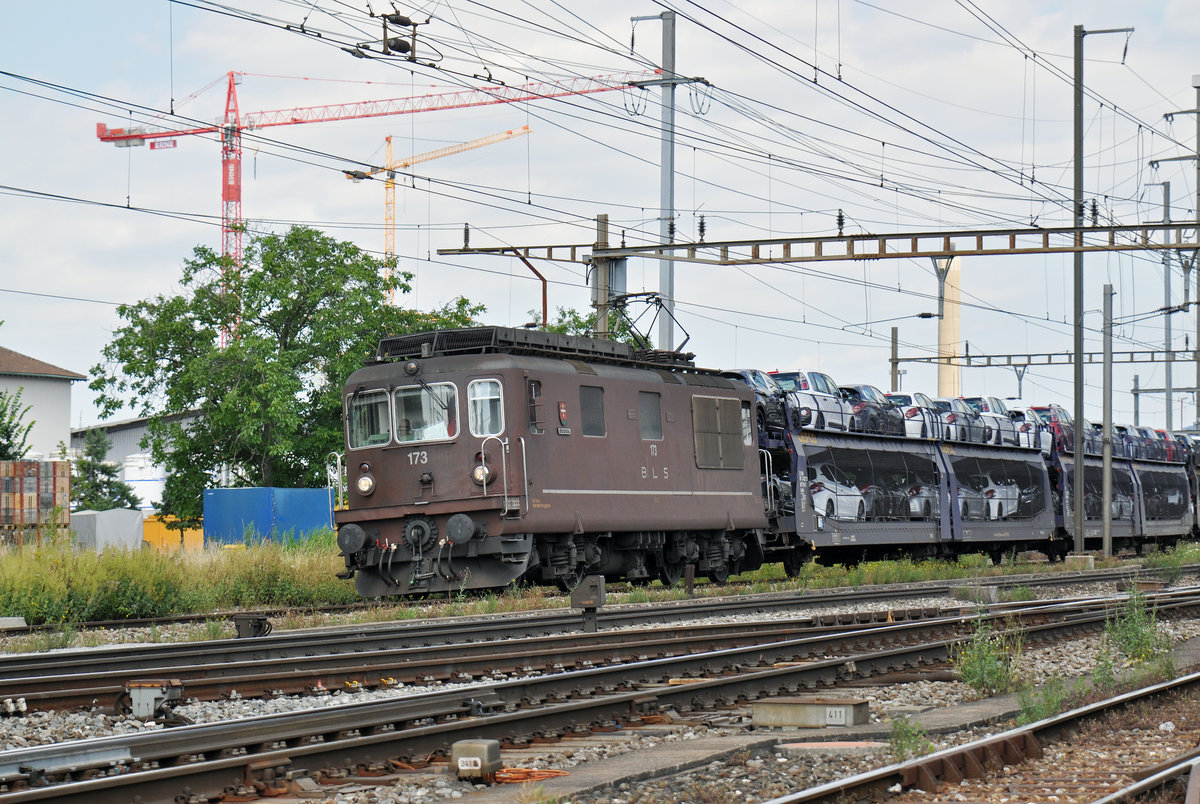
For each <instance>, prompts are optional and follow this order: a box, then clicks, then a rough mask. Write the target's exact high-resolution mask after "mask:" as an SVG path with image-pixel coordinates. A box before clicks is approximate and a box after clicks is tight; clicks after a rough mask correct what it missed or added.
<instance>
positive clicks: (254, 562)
mask: <svg viewBox="0 0 1200 804" xmlns="http://www.w3.org/2000/svg"><path fill="white" fill-rule="evenodd" d="M1142 561H1143V563H1144V564H1146V565H1148V566H1153V567H1157V568H1159V569H1162V570H1164V571H1165V574H1166V575H1167V576H1168V578H1170V575H1171V570H1172V568H1175V569H1178V568H1180V567H1181V566H1182V565H1184V564H1188V563H1196V562H1200V546H1198V545H1195V544H1181V545H1180V546H1179V547H1178V548H1177V549H1176V550H1172V551H1170V552H1167V553H1161V554H1152V555H1150V556H1147V557H1146V558H1145V559H1143V560H1142ZM1119 563H1120V562H1119V561H1116V560H1112V561H1109V562H1105V561H1100V560H1098V561H1097V567H1098V568H1099V567H1102V566H1117V565H1119ZM342 567H343V565H342V562H341V560H340V559H339V558H338V556H337V546H336V541H335V538H334V534H333V532H332V531H326V532H322V533H318V534H314V535H313V536H312V537H311V538H308V539H305V540H303V541H288V540H285V541H284V542H282V543H278V542H258V543H254V544H247V545H245V547H244V549H234V550H230V549H209V550H205V551H203V552H201V553H199V554H162V553H156V552H154V551H151V550H140V551H120V550H107V551H104V552H102V553H98V554H97V553H94V552H90V551H81V550H76V549H74V548H73V547H72V546H71V545H70V544H69V543H68V542H67V541H66V540H64V539H48V540H46V541H44V542H43V543H42V544H41V545H37V546H33V545H27V546H25V547H23V548H16V547H12V548H8V549H5V550H3V551H0V615H3V616H20V617H24V618H25V620H26V621H27V622H28V623H29V624H31V625H42V624H52V625H56V626H58V627H60V628H61V629H63V630H64V631H71V630H73V629H75V628H77V627H78V624H81V623H85V622H89V621H97V620H121V619H126V618H138V617H169V616H171V615H175V614H197V613H199V614H203V613H206V612H216V611H228V610H231V609H246V608H255V607H270V608H290V609H296V610H303V609H308V608H317V607H321V606H330V605H339V604H346V603H355V602H359V598H358V596H357V594H356V593H355V591H354V584H353V581H342V580H339V579H337V578H336V577H334V574H335V573H336V572H338V571H339V570H341V569H342ZM1061 567H1062V565H1050V564H1045V563H1026V562H1018V561H1016V560H1015V557H1012V556H1010V557H1008V558H1006V559H1005V561H1004V562H1003V563H1002V564H1001V565H1000V566H998V567H993V566H990V562H989V561H988V560H987V558H986V557H984V556H983V555H972V556H964V557H962V558H961V559H960V560H958V561H921V562H914V561H909V560H896V561H876V562H868V563H863V564H859V565H857V566H853V567H846V566H842V565H835V566H821V565H818V564H812V563H810V564H807V565H805V566H804V567H803V568H802V571H801V573H800V575H799V577H797V578H792V579H789V578H787V577H786V576H785V575H784V572H783V569H782V567H781V566H779V565H777V564H773V565H769V566H766V567H763V568H762V569H760V570H758V571H755V572H752V573H746V574H743V575H741V576H738V578H737V579H736V581H737V583H736V584H735V585H733V587H732V588H730V587H725V586H720V585H717V584H704V583H701V584H699V585H698V586H697V587H696V596H699V597H708V596H719V595H722V594H728V593H729V592H731V591H736V592H738V593H756V592H777V591H788V590H793V591H795V590H799V591H804V590H815V589H828V588H834V587H862V586H871V585H876V584H904V583H915V582H919V581H937V580H954V579H959V578H963V579H966V578H971V579H979V578H984V577H1003V576H1006V575H1013V574H1019V573H1030V572H1045V573H1053V572H1057V571H1060V570H1061ZM686 597H687V593H686V592H685V590H684V589H683V588H682V585H680V586H677V587H674V588H664V587H663V586H662V585H661V584H660V583H659V582H658V581H655V582H654V583H652V584H650V585H647V586H630V585H628V584H614V585H612V586H611V587H610V591H609V595H608V598H609V602H610V603H647V602H665V601H671V600H682V599H685V598H686ZM564 605H566V601H565V599H564V598H563V596H562V595H561V594H560V593H558V592H557V590H555V589H551V588H548V587H533V588H513V589H507V590H504V591H502V592H487V593H465V594H457V595H454V594H452V595H448V596H440V597H439V598H437V599H432V600H424V601H401V602H398V603H397V604H395V605H383V606H377V607H369V608H365V609H363V610H360V611H358V612H357V613H356V614H355V615H354V619H356V620H357V621H364V622H366V621H386V620H399V619H409V618H418V617H439V616H454V615H464V614H475V615H478V614H500V613H504V612H515V611H531V610H537V609H545V608H558V607H562V606H564ZM325 622H327V621H323V620H322V619H320V618H319V617H317V616H315V615H307V614H304V613H302V612H299V611H298V613H297V614H295V615H292V616H289V617H286V618H284V620H283V621H282V622H277V626H279V627H303V626H308V625H314V624H324V623H325ZM62 641H63V642H66V643H67V645H69V644H78V641H77V640H71V639H64V640H62ZM67 645H62V644H60V645H58V646H59V647H65V646H67Z"/></svg>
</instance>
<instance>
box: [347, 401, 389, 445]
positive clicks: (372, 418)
mask: <svg viewBox="0 0 1200 804" xmlns="http://www.w3.org/2000/svg"><path fill="white" fill-rule="evenodd" d="M390 419H391V417H390V416H389V415H388V397H387V391H367V392H365V393H356V394H352V395H351V396H350V397H348V398H347V399H346V440H347V443H348V444H349V445H350V449H358V448H360V447H378V446H381V445H383V444H386V443H388V442H389V441H391V440H392V430H391V422H390Z"/></svg>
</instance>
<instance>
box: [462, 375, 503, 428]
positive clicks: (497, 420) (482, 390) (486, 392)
mask: <svg viewBox="0 0 1200 804" xmlns="http://www.w3.org/2000/svg"><path fill="white" fill-rule="evenodd" d="M467 410H468V412H469V414H470V416H469V421H470V425H471V435H473V436H476V437H478V438H486V437H488V436H494V435H500V434H501V433H503V432H504V405H503V404H502V400H501V395H500V381H499V380H472V381H471V382H470V384H469V385H467Z"/></svg>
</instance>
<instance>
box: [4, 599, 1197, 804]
mask: <svg viewBox="0 0 1200 804" xmlns="http://www.w3.org/2000/svg"><path fill="white" fill-rule="evenodd" d="M1071 591H1072V596H1076V595H1081V594H1084V595H1086V594H1096V595H1100V594H1111V593H1113V592H1115V591H1118V589H1117V587H1116V585H1115V584H1092V585H1089V586H1088V587H1087V588H1083V589H1080V588H1075V589H1072V590H1071ZM1038 593H1039V596H1040V597H1043V598H1050V597H1058V596H1061V592H1059V591H1058V590H1054V589H1048V590H1044V591H1042V590H1039V592H1038ZM879 605H880V604H878V603H875V604H871V605H866V606H864V605H859V606H830V607H821V608H819V609H812V610H805V611H804V613H803V614H804V615H811V614H817V613H820V614H834V613H839V614H844V613H854V612H857V611H863V610H869V609H871V608H878V607H879ZM963 605H964V604H963V602H962V601H960V600H956V599H947V598H940V597H939V598H928V599H920V600H906V601H902V602H899V603H898V605H897V608H927V607H928V608H932V607H943V608H955V607H961V606H963ZM751 619H755V618H754V617H753V616H744V617H738V616H730V617H715V618H709V620H710V621H714V622H716V621H722V622H729V621H738V620H751ZM1161 625H1162V627H1163V628H1164V629H1165V630H1166V631H1167V633H1168V634H1169V635H1170V636H1171V638H1172V640H1173V641H1177V642H1178V641H1182V640H1185V639H1189V638H1192V637H1196V636H1200V621H1191V620H1181V621H1165V622H1162V623H1161ZM114 641H119V642H127V641H130V640H129V639H128V636H127V635H126V636H125V637H124V638H118V639H116V640H114ZM1100 644H1101V637H1100V636H1099V635H1089V636H1085V637H1081V638H1079V639H1076V640H1072V641H1070V642H1064V643H1060V644H1056V645H1052V646H1047V647H1030V648H1026V649H1025V650H1024V651H1023V653H1022V657H1021V667H1020V671H1019V672H1020V675H1021V677H1022V678H1025V679H1028V680H1029V681H1030V682H1032V683H1033V684H1035V685H1040V684H1043V683H1044V682H1045V681H1047V680H1049V679H1051V678H1070V677H1074V676H1082V675H1086V674H1087V673H1089V672H1091V670H1092V668H1093V667H1094V666H1095V663H1096V658H1097V656H1098V655H1099V651H1100ZM496 680H499V679H496ZM481 681H482V682H484V683H486V682H487V681H488V679H483V680H481ZM476 683H479V682H476ZM466 686H470V685H469V684H459V683H449V682H448V683H435V684H429V685H404V686H397V687H393V688H389V689H378V690H361V691H351V690H346V691H343V690H328V691H316V692H315V693H314V694H313V695H309V696H302V697H296V696H281V697H277V698H268V699H242V698H240V697H239V696H237V694H236V693H233V694H232V695H231V698H230V699H229V700H226V701H213V702H200V701H194V700H193V701H189V702H187V703H185V704H183V705H181V706H178V707H176V710H175V711H176V713H177V714H179V715H181V716H183V717H185V718H187V719H188V720H190V721H192V722H194V723H212V722H217V721H222V720H231V719H241V718H246V717H256V716H260V715H267V714H274V713H280V712H292V711H298V710H302V709H311V708H315V707H320V706H330V705H338V704H345V703H353V702H358V701H365V700H369V699H378V698H388V697H400V696H407V695H415V694H420V693H423V692H435V691H444V690H446V689H450V688H457V687H466ZM856 695H857V697H861V698H863V699H865V700H867V701H868V703H869V706H870V712H871V719H872V721H874V722H885V721H886V720H888V719H889V718H890V717H891V716H892V715H893V714H895V713H897V712H903V713H906V714H911V713H919V712H921V711H926V710H928V709H934V708H940V707H945V706H952V705H954V704H957V703H961V702H963V701H967V700H971V699H973V698H976V697H978V694H977V693H976V692H975V691H974V690H973V689H971V688H970V687H969V686H967V685H966V684H963V683H961V682H956V681H948V682H947V681H917V682H909V683H903V684H895V685H891V686H888V687H878V688H864V689H862V690H861V694H859V693H856ZM159 728H162V726H161V725H160V724H157V723H154V722H150V723H143V722H141V721H138V720H136V719H133V718H130V717H126V716H116V717H114V716H109V715H104V714H101V713H96V712H84V713H80V712H73V713H58V712H33V713H29V714H27V715H23V716H19V717H7V718H3V719H0V747H3V749H4V750H9V749H14V748H22V747H27V746H36V745H45V744H49V743H56V742H64V741H68V740H80V739H88V738H92V737H101V736H108V735H117V734H128V733H135V732H142V731H148V730H154V729H159ZM998 730H999V729H997V731H998ZM743 733H745V732H744V729H741V728H715V727H709V726H704V725H679V726H676V727H672V728H671V729H669V730H665V731H663V732H660V733H658V734H655V735H643V734H636V735H624V736H622V737H620V738H614V740H613V741H612V742H611V743H606V744H589V745H586V746H577V747H571V748H568V749H566V750H552V749H547V751H546V752H545V754H544V755H538V756H532V757H529V756H527V757H525V759H524V760H522V761H521V762H520V763H517V764H520V765H522V766H526V767H538V768H543V769H547V768H549V769H560V770H566V771H568V772H569V771H570V769H571V768H573V767H578V766H579V765H581V764H584V763H591V762H596V761H599V760H602V759H605V758H608V757H612V756H617V755H620V754H624V753H628V752H631V751H644V750H652V749H653V748H654V747H656V746H657V745H661V744H663V743H669V742H674V741H679V740H703V739H704V738H705V737H708V736H717V735H724V734H743ZM986 733H989V732H987V731H986V730H981V729H974V730H966V731H962V732H956V733H954V734H949V735H942V736H934V735H930V736H929V740H930V742H931V743H932V744H933V745H934V746H935V747H937V748H942V747H945V746H949V745H953V744H958V743H961V742H965V741H969V740H974V739H979V738H980V737H982V736H984V735H985V734H986ZM892 761H894V759H893V758H892V757H891V756H890V755H889V754H888V751H887V748H886V747H883V748H881V749H880V750H879V751H877V752H874V753H868V754H864V755H861V756H841V757H811V756H804V757H793V756H789V755H786V754H784V753H781V752H779V751H777V750H767V751H759V752H757V753H752V752H740V753H735V754H734V755H733V756H732V757H730V758H728V759H726V760H722V761H717V762H713V763H710V764H708V765H706V766H703V767H700V768H696V769H693V770H691V771H688V772H685V773H682V774H677V775H675V776H672V777H669V778H666V779H658V780H648V781H639V782H638V783H637V784H636V785H617V786H616V787H614V788H612V789H609V790H606V791H604V792H603V794H598V795H591V796H581V797H575V798H573V799H571V801H575V802H578V803H579V804H599V802H611V803H612V804H648V803H649V802H671V803H674V802H690V801H697V800H703V801H714V802H724V801H730V802H732V801H739V802H741V801H745V802H750V801H762V800H765V799H769V798H772V797H775V796H779V795H783V794H786V793H789V792H794V791H796V790H801V789H805V788H808V787H812V786H815V785H818V784H822V783H824V782H826V781H832V780H834V779H838V778H843V777H846V776H849V775H853V774H856V773H860V772H863V771H865V770H868V769H871V768H874V767H880V766H882V765H884V764H888V763H890V762H892ZM488 789H489V788H486V787H485V786H483V785H473V784H470V783H469V782H466V781H460V780H457V779H454V778H451V777H449V776H443V775H439V776H436V777H428V776H426V777H422V778H420V779H419V780H414V781H412V782H404V783H401V784H398V785H393V786H387V787H379V788H373V787H372V788H358V789H355V788H353V787H349V788H346V789H344V790H341V791H339V792H337V793H333V794H331V795H330V796H329V797H328V798H326V799H325V800H326V801H330V802H337V804H409V802H414V803H415V802H429V801H441V800H449V799H457V798H463V797H472V796H474V797H477V798H480V800H486V799H487V798H488V793H487V792H485V791H487V790H488ZM530 794H531V795H535V796H536V789H534V790H531V793H530ZM528 800H531V801H532V800H538V799H537V798H536V797H535V798H530V799H528Z"/></svg>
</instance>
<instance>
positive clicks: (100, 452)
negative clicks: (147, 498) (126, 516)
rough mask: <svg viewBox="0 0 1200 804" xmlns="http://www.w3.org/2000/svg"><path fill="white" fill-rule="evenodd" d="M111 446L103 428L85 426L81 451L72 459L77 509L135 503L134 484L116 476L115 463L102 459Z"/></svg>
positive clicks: (101, 509)
mask: <svg viewBox="0 0 1200 804" xmlns="http://www.w3.org/2000/svg"><path fill="white" fill-rule="evenodd" d="M111 447H112V442H111V441H109V440H108V436H106V435H105V434H104V432H103V431H102V430H88V432H87V435H86V436H85V437H84V441H83V455H82V456H81V457H80V458H79V460H77V461H76V462H75V467H74V469H75V471H74V472H73V474H72V477H71V501H72V502H74V503H75V504H76V506H77V507H78V508H79V509H80V510H84V511H108V510H109V509H111V508H137V507H138V503H139V500H138V498H137V495H136V494H134V493H133V487H132V486H130V485H129V484H128V483H123V482H121V481H120V480H118V479H117V471H118V470H117V466H116V464H112V463H108V462H107V461H105V460H104V459H105V458H106V457H108V450H109V449H110V448H111Z"/></svg>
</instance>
